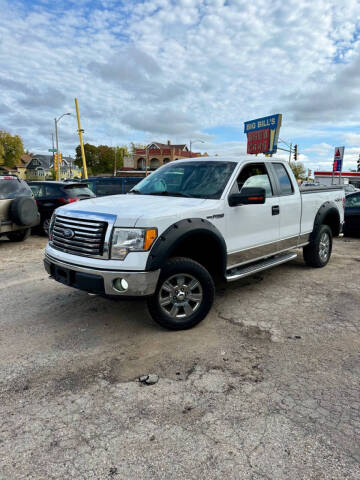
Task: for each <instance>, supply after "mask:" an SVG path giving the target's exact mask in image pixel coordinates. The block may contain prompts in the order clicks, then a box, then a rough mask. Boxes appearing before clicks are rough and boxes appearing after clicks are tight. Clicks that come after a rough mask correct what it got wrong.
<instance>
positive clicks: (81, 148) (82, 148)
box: [75, 98, 88, 180]
mask: <svg viewBox="0 0 360 480" xmlns="http://www.w3.org/2000/svg"><path fill="white" fill-rule="evenodd" d="M75 108H76V117H77V122H78V134H79V139H80V150H81V158H82V164H83V173H84V178H85V180H87V178H88V173H87V167H86V158H85V150H84V142H83V136H82V134H83V132H84V130H83V129H82V128H81V123H80V113H79V104H78V101H77V98H75Z"/></svg>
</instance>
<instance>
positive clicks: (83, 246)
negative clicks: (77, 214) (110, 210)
mask: <svg viewBox="0 0 360 480" xmlns="http://www.w3.org/2000/svg"><path fill="white" fill-rule="evenodd" d="M107 226H108V224H107V222H101V221H98V220H88V219H82V218H71V217H65V216H62V215H56V216H55V222H54V226H53V228H52V231H51V240H50V243H51V246H52V247H53V248H56V249H57V250H61V251H62V252H66V253H72V254H73V255H83V256H86V257H101V256H102V255H103V253H104V240H105V234H106V229H107ZM69 230H71V231H72V232H73V236H72V237H71V238H69V237H68V238H66V233H68V232H67V231H69ZM64 232H65V233H64Z"/></svg>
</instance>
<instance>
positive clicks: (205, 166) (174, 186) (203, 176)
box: [129, 161, 236, 199]
mask: <svg viewBox="0 0 360 480" xmlns="http://www.w3.org/2000/svg"><path fill="white" fill-rule="evenodd" d="M235 165H236V163H235V162H221V161H208V162H205V161H194V162H182V163H180V162H179V161H177V162H174V163H172V164H169V165H166V166H165V167H162V168H160V169H159V170H156V171H155V172H154V173H152V174H151V175H149V176H148V177H146V178H144V180H142V181H141V182H140V183H138V184H137V185H136V186H135V187H134V188H133V189H132V190H131V191H130V192H129V193H139V194H141V195H168V196H180V197H193V198H211V199H217V198H220V197H221V194H222V192H223V191H224V188H225V186H226V184H227V182H228V181H229V178H230V176H231V174H232V172H233V171H234V168H235Z"/></svg>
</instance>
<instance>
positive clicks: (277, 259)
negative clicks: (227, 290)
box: [226, 252, 297, 282]
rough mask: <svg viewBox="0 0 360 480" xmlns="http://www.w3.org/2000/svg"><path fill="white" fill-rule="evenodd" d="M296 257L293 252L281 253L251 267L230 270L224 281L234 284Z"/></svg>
mask: <svg viewBox="0 0 360 480" xmlns="http://www.w3.org/2000/svg"><path fill="white" fill-rule="evenodd" d="M296 257H297V253H295V252H293V253H283V254H280V255H276V256H274V257H271V258H267V259H266V260H260V261H259V262H256V263H253V264H251V265H246V266H244V267H235V268H230V269H229V270H228V271H227V273H226V280H227V281H228V282H234V281H235V280H239V279H240V278H244V277H247V276H248V275H253V274H254V273H258V272H261V271H262V270H267V269H268V268H272V267H276V265H281V264H282V263H285V262H289V261H290V260H293V259H294V258H296Z"/></svg>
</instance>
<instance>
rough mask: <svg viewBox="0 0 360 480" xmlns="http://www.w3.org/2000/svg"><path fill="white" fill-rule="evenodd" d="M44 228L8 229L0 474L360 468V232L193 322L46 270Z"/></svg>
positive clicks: (178, 474) (2, 270)
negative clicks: (156, 317) (180, 323)
mask: <svg viewBox="0 0 360 480" xmlns="http://www.w3.org/2000/svg"><path fill="white" fill-rule="evenodd" d="M45 243H46V239H44V238H42V237H38V236H33V237H31V238H29V239H28V240H27V241H26V242H24V243H22V244H15V243H10V242H8V241H6V240H4V239H1V240H0V258H1V263H0V368H1V370H0V371H1V373H0V386H1V390H0V418H1V422H0V424H1V428H0V479H1V480H15V479H36V480H42V479H44V480H45V479H46V480H48V479H70V478H71V479H84V480H85V479H86V480H90V479H99V480H102V479H172V480H174V479H200V478H206V479H219V478H224V479H234V480H235V479H249V480H250V479H252V480H260V479H271V480H272V479H276V480H282V479H284V480H285V479H286V480H288V479H314V480H315V479H316V480H321V479H332V480H335V479H339V480H340V479H341V480H343V479H354V480H358V479H359V478H360V411H359V409H360V394H359V386H360V382H359V379H360V335H359V333H360V327H359V325H360V313H359V312H360V295H359V267H360V239H343V238H339V239H336V241H335V245H334V251H333V256H332V259H331V262H330V263H329V265H328V266H327V267H326V268H324V269H311V268H308V267H306V266H305V265H304V264H303V262H302V258H301V255H299V258H298V259H297V260H295V261H293V262H291V263H289V264H286V265H283V266H281V267H278V268H276V269H273V270H269V271H267V272H265V273H263V274H261V275H257V276H255V277H249V278H248V279H246V280H244V281H242V282H241V283H234V284H231V285H229V286H227V287H226V288H224V289H220V290H219V291H218V294H217V299H216V302H215V306H214V308H213V310H212V312H211V313H210V315H209V316H208V317H207V319H206V320H205V321H204V322H202V323H201V324H200V325H199V326H198V327H197V328H195V329H193V330H190V331H185V332H168V331H165V330H162V329H161V328H160V327H158V326H157V325H156V324H155V323H153V321H152V320H151V318H150V317H149V315H148V313H147V311H146V307H145V303H144V302H143V301H137V302H134V301H132V302H129V301H126V302H125V301H122V302H118V301H113V300H107V299H103V298H99V297H96V296H89V295H87V294H86V293H84V292H80V291H76V290H73V289H70V288H68V287H66V286H62V285H60V284H58V283H55V282H54V281H52V280H50V279H48V277H47V275H46V273H45V271H44V270H43V266H42V256H43V249H44V246H45ZM149 373H154V374H157V375H158V376H159V381H158V383H156V384H154V385H150V386H144V385H142V384H141V383H139V382H138V381H137V379H138V377H139V376H140V375H144V374H149Z"/></svg>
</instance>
